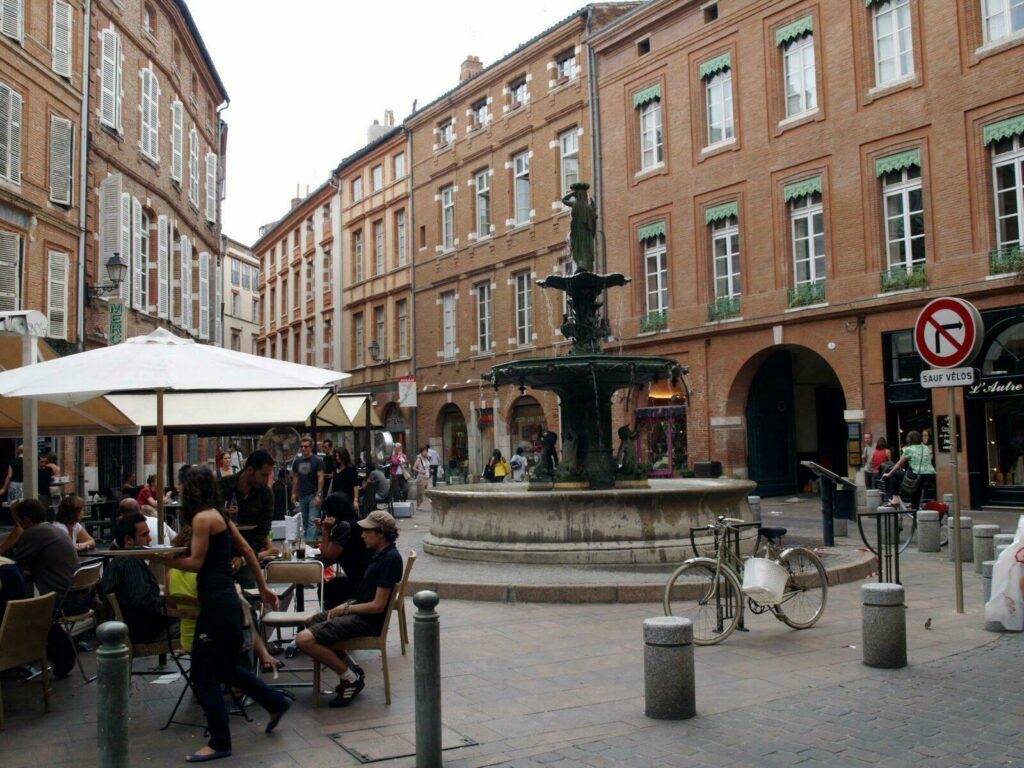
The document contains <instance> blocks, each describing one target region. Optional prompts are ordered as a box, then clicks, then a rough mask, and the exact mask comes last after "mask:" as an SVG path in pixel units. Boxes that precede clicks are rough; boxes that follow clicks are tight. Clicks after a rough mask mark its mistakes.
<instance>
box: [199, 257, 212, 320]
mask: <svg viewBox="0 0 1024 768" xmlns="http://www.w3.org/2000/svg"><path fill="white" fill-rule="evenodd" d="M199 338H200V339H209V338H210V254H208V253H207V252H206V251H202V252H201V253H200V254H199Z"/></svg>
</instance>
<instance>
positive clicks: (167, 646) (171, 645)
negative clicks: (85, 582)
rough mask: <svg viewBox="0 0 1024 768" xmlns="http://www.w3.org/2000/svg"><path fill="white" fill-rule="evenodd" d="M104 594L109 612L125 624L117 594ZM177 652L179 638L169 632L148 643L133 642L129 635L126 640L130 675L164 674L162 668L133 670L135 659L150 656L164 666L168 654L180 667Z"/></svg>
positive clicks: (179, 650)
mask: <svg viewBox="0 0 1024 768" xmlns="http://www.w3.org/2000/svg"><path fill="white" fill-rule="evenodd" d="M104 596H105V597H106V599H107V605H109V606H110V611H111V613H113V614H114V618H115V619H117V620H118V621H120V622H121V623H122V624H125V626H127V622H126V621H125V620H124V614H123V613H122V612H121V605H120V604H119V603H118V602H117V596H116V595H114V594H112V593H107V594H106V595H104ZM165 610H166V607H165ZM179 653H181V640H180V638H177V637H170V633H168V636H167V637H162V638H160V639H159V640H154V641H152V642H150V643H133V642H132V641H131V638H130V637H129V640H128V664H129V666H131V667H132V670H131V673H132V675H139V676H140V677H146V676H149V675H164V674H166V671H165V670H163V669H150V670H145V671H138V672H136V671H135V668H134V664H135V660H136V659H145V658H149V657H151V656H157V657H159V658H160V660H161V661H160V664H161V666H164V665H165V661H166V658H167V656H168V655H169V656H171V658H173V659H174V660H175V664H177V665H178V668H179V669H181V665H180V664H179V663H178V658H177V655H178V654H179Z"/></svg>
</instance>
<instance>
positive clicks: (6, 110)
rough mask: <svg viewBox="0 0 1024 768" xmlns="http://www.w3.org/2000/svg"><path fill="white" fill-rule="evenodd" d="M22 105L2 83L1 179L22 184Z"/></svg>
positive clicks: (18, 95) (0, 108)
mask: <svg viewBox="0 0 1024 768" xmlns="http://www.w3.org/2000/svg"><path fill="white" fill-rule="evenodd" d="M4 1H5V0H0V2H4ZM21 106H22V99H21V94H20V93H18V92H17V91H16V90H14V89H13V88H10V87H9V86H6V85H4V84H3V83H0V179H6V180H7V181H10V182H12V183H13V184H21Z"/></svg>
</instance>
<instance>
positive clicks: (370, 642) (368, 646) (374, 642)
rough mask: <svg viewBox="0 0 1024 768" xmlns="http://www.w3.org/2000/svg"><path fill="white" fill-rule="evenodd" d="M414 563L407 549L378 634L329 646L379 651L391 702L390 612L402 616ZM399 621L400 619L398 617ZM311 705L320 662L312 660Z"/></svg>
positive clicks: (386, 696) (315, 702)
mask: <svg viewBox="0 0 1024 768" xmlns="http://www.w3.org/2000/svg"><path fill="white" fill-rule="evenodd" d="M415 564H416V553H415V552H414V551H412V550H410V551H409V554H408V556H407V557H406V560H405V572H404V573H403V574H402V581H401V582H400V583H399V584H398V586H397V587H395V589H393V590H392V591H391V600H390V604H389V605H388V610H387V611H386V612H385V614H384V626H383V627H381V630H380V634H379V635H376V636H372V637H353V638H350V639H348V640H342V641H340V642H337V643H335V644H334V645H332V646H331V650H334V651H345V652H346V653H347V652H349V651H380V659H381V665H382V666H383V668H384V701H385V703H386V704H391V676H390V675H389V674H388V626H389V625H390V624H391V614H392V613H393V612H397V613H398V615H399V616H402V611H401V609H400V606H399V603H400V602H401V600H402V598H403V596H404V595H405V589H406V585H407V584H408V583H409V574H410V573H412V567H413V565H415ZM399 622H401V619H399ZM313 706H314V707H319V706H320V662H318V661H315V660H314V661H313Z"/></svg>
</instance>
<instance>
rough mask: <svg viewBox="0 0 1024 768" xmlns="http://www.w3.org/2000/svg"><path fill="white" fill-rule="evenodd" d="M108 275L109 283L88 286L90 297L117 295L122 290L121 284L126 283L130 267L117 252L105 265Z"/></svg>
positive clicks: (87, 290)
mask: <svg viewBox="0 0 1024 768" xmlns="http://www.w3.org/2000/svg"><path fill="white" fill-rule="evenodd" d="M104 267H105V269H106V273H107V279H108V280H109V281H110V282H109V283H100V284H99V285H89V286H86V289H85V290H86V293H87V294H88V296H89V297H93V298H99V297H101V296H109V295H111V294H114V293H117V292H118V291H120V289H121V283H123V282H124V279H125V277H126V276H127V275H128V265H127V264H125V263H124V262H123V261H121V254H119V253H118V252H117V251H115V252H114V253H113V254H112V255H111V257H110V258H109V259H107V263H106V264H104Z"/></svg>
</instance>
